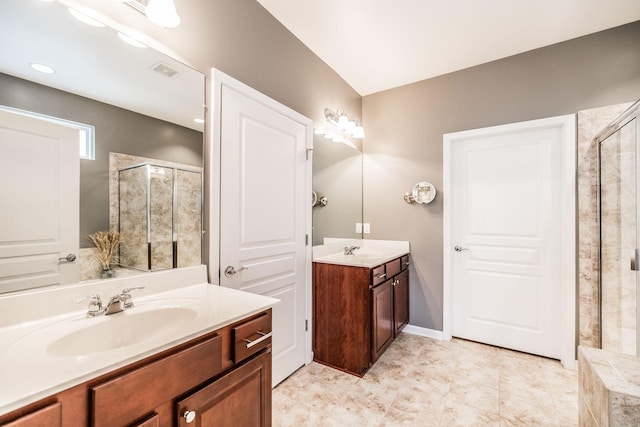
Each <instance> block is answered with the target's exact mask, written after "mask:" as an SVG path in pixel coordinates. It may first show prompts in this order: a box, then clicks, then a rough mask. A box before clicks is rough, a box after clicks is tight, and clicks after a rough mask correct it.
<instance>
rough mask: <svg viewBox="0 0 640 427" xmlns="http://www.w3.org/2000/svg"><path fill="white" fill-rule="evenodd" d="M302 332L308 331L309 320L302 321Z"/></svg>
mask: <svg viewBox="0 0 640 427" xmlns="http://www.w3.org/2000/svg"><path fill="white" fill-rule="evenodd" d="M304 331H305V332H308V331H309V319H304Z"/></svg>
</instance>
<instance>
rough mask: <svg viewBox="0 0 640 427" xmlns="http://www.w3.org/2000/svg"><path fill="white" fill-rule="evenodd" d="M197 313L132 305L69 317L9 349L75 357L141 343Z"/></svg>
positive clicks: (168, 332) (176, 328) (176, 326)
mask: <svg viewBox="0 0 640 427" xmlns="http://www.w3.org/2000/svg"><path fill="white" fill-rule="evenodd" d="M197 317H198V311H197V310H196V309H194V308H191V307H182V306H160V307H152V308H148V307H145V308H144V309H141V308H138V307H134V308H130V309H127V310H125V311H122V312H120V313H116V314H112V315H108V316H99V317H88V318H82V319H72V320H69V321H63V322H59V323H55V324H52V325H50V326H46V327H44V328H41V329H39V330H36V331H34V332H32V333H31V334H28V335H26V336H24V337H22V338H20V339H19V340H17V341H16V342H14V343H13V344H12V345H11V346H10V347H9V352H14V351H15V352H23V351H24V350H28V351H30V352H31V354H33V352H36V353H42V350H43V349H44V353H45V354H46V355H48V356H53V357H79V356H87V355H91V354H95V353H100V352H106V351H111V350H117V349H120V348H123V347H128V346H131V345H136V344H140V343H145V342H148V341H151V340H154V339H156V338H158V337H161V336H164V335H168V334H171V333H172V332H174V331H176V330H178V329H180V328H182V327H184V326H185V325H186V324H187V323H189V322H191V321H193V320H194V319H196V318H197Z"/></svg>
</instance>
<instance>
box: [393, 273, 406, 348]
mask: <svg viewBox="0 0 640 427" xmlns="http://www.w3.org/2000/svg"><path fill="white" fill-rule="evenodd" d="M393 280H394V282H393V283H394V285H393V330H394V336H398V334H399V333H400V331H402V328H404V327H405V325H406V324H407V323H409V271H408V270H404V271H403V272H402V273H400V274H398V275H397V276H396V277H394V278H393Z"/></svg>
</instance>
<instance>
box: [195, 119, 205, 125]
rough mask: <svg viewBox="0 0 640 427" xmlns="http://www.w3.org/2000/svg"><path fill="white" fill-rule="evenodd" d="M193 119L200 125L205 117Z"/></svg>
mask: <svg viewBox="0 0 640 427" xmlns="http://www.w3.org/2000/svg"><path fill="white" fill-rule="evenodd" d="M193 121H194V122H196V123H198V124H200V125H201V124H203V123H204V119H201V118H195V119H193Z"/></svg>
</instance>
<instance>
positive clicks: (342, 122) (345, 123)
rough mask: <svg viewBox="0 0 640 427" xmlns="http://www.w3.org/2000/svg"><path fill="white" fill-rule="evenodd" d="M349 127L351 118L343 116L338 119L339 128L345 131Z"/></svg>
mask: <svg viewBox="0 0 640 427" xmlns="http://www.w3.org/2000/svg"><path fill="white" fill-rule="evenodd" d="M347 126H349V117H347V115H346V114H341V115H340V117H339V118H338V128H340V129H342V130H345V129H346V128H347Z"/></svg>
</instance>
